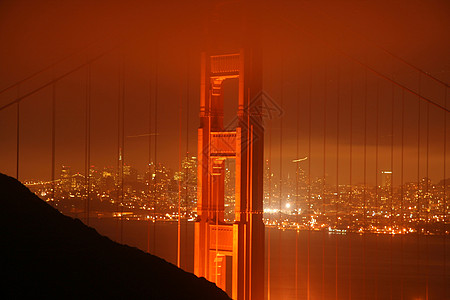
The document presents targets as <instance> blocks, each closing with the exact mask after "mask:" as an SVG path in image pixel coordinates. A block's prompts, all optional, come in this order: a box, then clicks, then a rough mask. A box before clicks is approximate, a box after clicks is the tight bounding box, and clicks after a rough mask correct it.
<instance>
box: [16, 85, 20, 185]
mask: <svg viewBox="0 0 450 300" xmlns="http://www.w3.org/2000/svg"><path fill="white" fill-rule="evenodd" d="M19 97H20V85H17V98H19ZM19 158H20V101H17V116H16V179H17V180H19V168H20V165H19V162H20V159H19Z"/></svg>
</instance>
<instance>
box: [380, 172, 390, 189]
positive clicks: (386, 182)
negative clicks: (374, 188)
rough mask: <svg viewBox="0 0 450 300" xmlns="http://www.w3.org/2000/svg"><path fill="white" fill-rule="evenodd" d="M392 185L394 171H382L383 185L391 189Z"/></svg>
mask: <svg viewBox="0 0 450 300" xmlns="http://www.w3.org/2000/svg"><path fill="white" fill-rule="evenodd" d="M391 186H392V171H381V187H382V188H385V189H390V188H391Z"/></svg>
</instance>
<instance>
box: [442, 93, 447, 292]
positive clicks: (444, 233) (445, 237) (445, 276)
mask: <svg viewBox="0 0 450 300" xmlns="http://www.w3.org/2000/svg"><path fill="white" fill-rule="evenodd" d="M444 107H447V88H446V89H445V93H444ZM446 168H447V112H445V111H444V186H443V188H442V193H443V195H442V198H443V199H442V200H443V204H444V208H443V220H442V221H441V222H443V228H444V230H442V233H441V234H442V236H443V237H444V272H443V274H444V282H445V279H446V278H447V254H446V253H447V233H446V229H447V227H446V225H447V184H448V182H447V177H446V176H445V175H446ZM444 298H447V286H445V287H444Z"/></svg>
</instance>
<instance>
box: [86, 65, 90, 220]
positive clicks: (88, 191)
mask: <svg viewBox="0 0 450 300" xmlns="http://www.w3.org/2000/svg"><path fill="white" fill-rule="evenodd" d="M85 97H86V99H85V133H84V134H85V136H84V138H85V144H84V147H85V148H84V159H85V167H84V172H85V178H84V179H85V186H86V199H85V207H84V208H85V223H86V225H89V204H90V195H91V180H90V179H91V156H90V152H91V151H90V150H91V149H90V147H91V64H88V65H87V69H86V95H85Z"/></svg>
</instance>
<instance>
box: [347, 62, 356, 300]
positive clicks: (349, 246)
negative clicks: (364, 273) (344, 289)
mask: <svg viewBox="0 0 450 300" xmlns="http://www.w3.org/2000/svg"><path fill="white" fill-rule="evenodd" d="M349 168H350V172H349V181H350V194H349V200H348V202H349V215H350V214H351V213H352V212H353V207H355V206H354V205H353V181H352V180H353V68H352V69H351V75H350V166H349ZM348 244H349V245H348V258H349V263H348V299H349V300H351V299H352V263H353V262H352V238H351V237H348Z"/></svg>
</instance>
